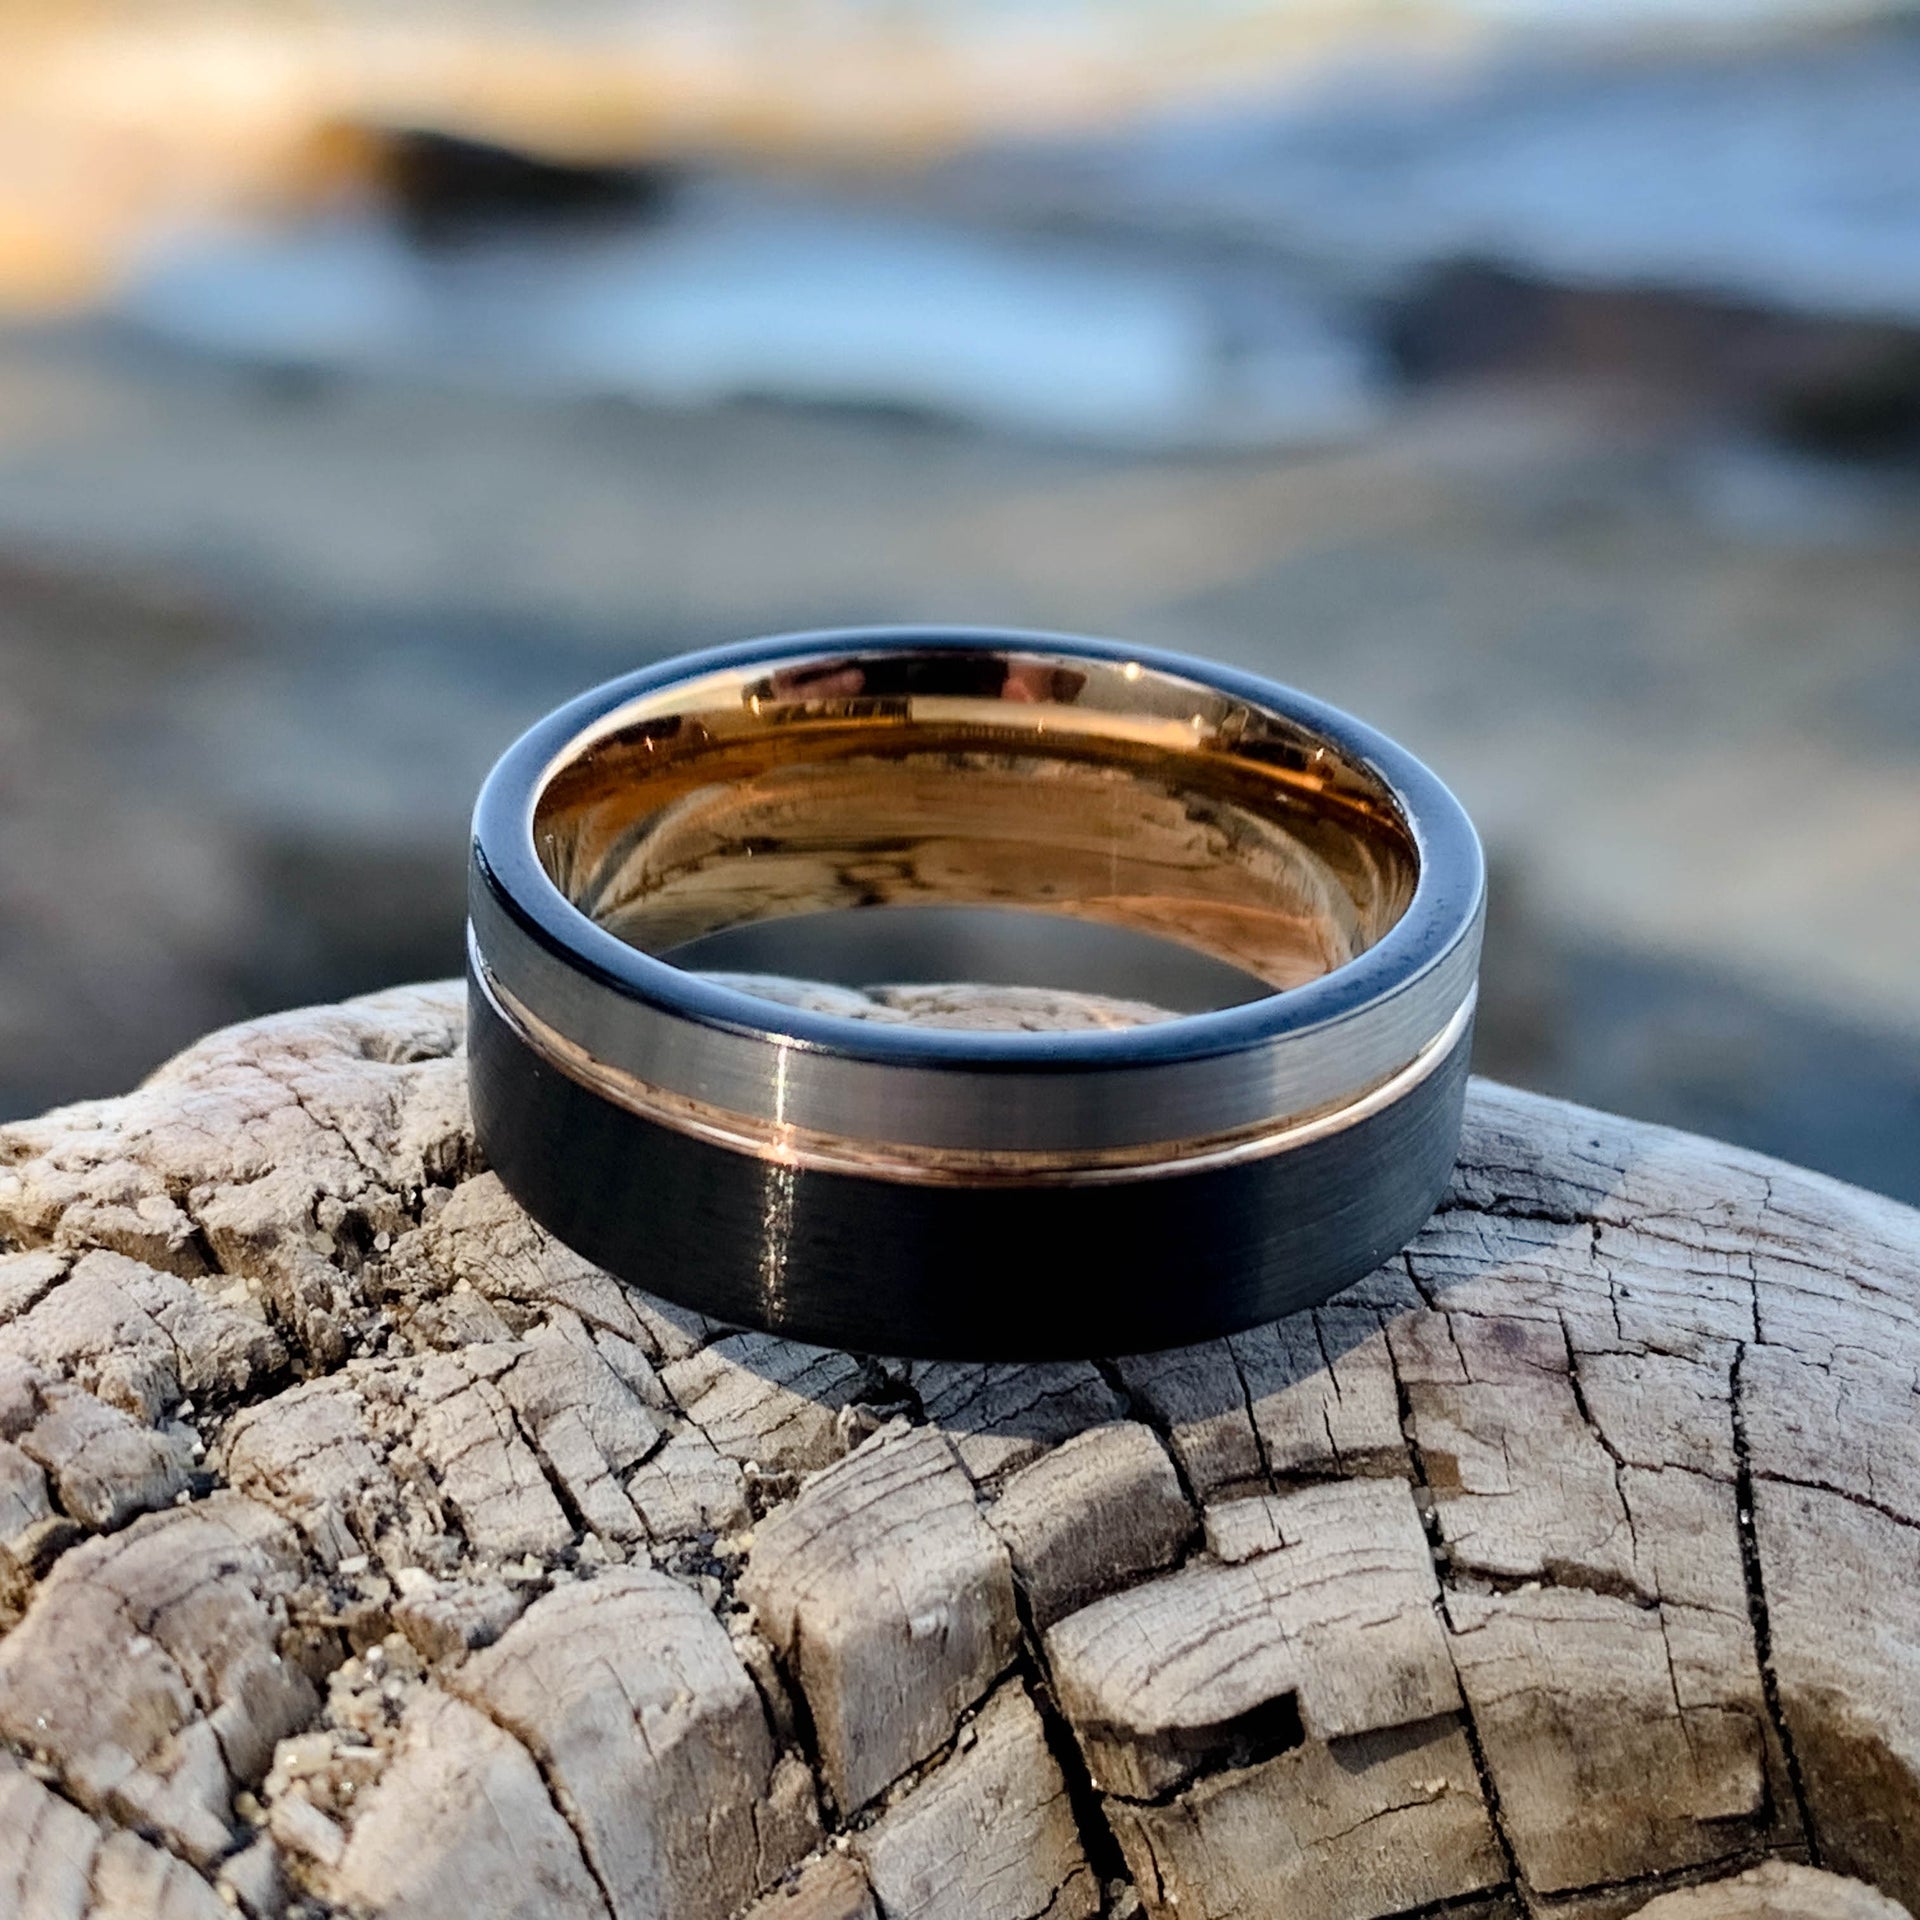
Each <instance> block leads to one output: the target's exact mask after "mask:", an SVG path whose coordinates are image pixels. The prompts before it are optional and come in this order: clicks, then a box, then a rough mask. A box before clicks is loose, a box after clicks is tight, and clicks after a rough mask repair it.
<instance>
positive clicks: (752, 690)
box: [533, 648, 1419, 990]
mask: <svg viewBox="0 0 1920 1920" xmlns="http://www.w3.org/2000/svg"><path fill="white" fill-rule="evenodd" d="M533 830H534V842H535V846H536V849H537V852H538V855H539V858H540V861H541V863H542V865H543V867H544V868H545V870H546V872H547V875H548V877H549V878H550V879H551V880H552V881H553V883H554V885H555V886H556V887H557V888H558V889H559V890H560V892H561V893H562V894H563V895H565V896H566V898H567V899H568V900H569V901H571V902H572V904H573V905H574V906H576V907H577V908H579V910H580V911H581V912H583V913H584V914H586V915H587V916H588V917H589V918H591V919H592V920H594V921H595V922H597V923H598V924H599V925H600V926H602V927H603V928H605V929H606V930H607V931H608V932H610V933H612V934H614V935H616V936H617V937H618V938H620V939H622V940H624V941H627V942H628V943H629V944H631V945H632V946H634V947H637V948H638V949H640V950H641V951H642V952H645V953H649V954H655V955H663V954H668V953H670V952H671V951H672V950H673V949H674V948H677V947H680V946H682V945H684V944H685V943H687V942H688V941H691V940H696V939H699V938H701V937H702V936H705V935H708V934H712V933H715V932H718V931H720V930H721V929H724V928H728V927H736V926H743V925H746V924H748V923H751V922H756V921H764V920H772V919H778V918H782V917H785V916H789V915H795V914H811V913H819V912H823V911H831V910H836V909H845V908H864V907H898V906H961V905H965V906H987V907H1012V908H1024V909H1040V910H1044V911H1049V912H1052V913H1057V914H1064V915H1068V916H1071V917H1074V918H1077V919H1082V920H1088V921H1094V922H1099V923H1103V924H1105V925H1108V926H1113V927H1120V928H1125V929H1129V930H1132V931H1135V932H1138V933H1143V934H1149V935H1153V936H1156V937H1158V938H1160V939H1163V940H1168V941H1172V942H1175V943H1176V944H1178V945H1180V946H1183V947H1187V948H1190V949H1193V950H1196V951H1198V952H1200V953H1204V954H1207V955H1209V956H1211V957H1212V958H1214V959H1216V960H1219V961H1223V962H1225V963H1227V964H1228V965H1230V966H1233V967H1237V968H1239V969H1242V970H1243V971H1244V972H1246V973H1249V974H1252V975H1253V976H1255V978H1257V979H1258V980H1259V981H1261V982H1263V983H1264V984H1265V985H1266V986H1267V987H1268V988H1270V989H1275V990H1278V989H1283V988H1287V987H1294V986H1298V985H1301V984H1302V983H1304V982H1306V981H1308V980H1312V979H1315V978H1317V977H1318V976H1320V975H1321V974H1324V973H1328V972H1330V971H1332V970H1333V969H1334V968H1336V967H1339V966H1342V965H1344V964H1345V963H1346V962H1347V961H1349V960H1352V959H1354V958H1355V957H1356V956H1357V955H1359V954H1361V953H1363V952H1364V951H1365V950H1366V949H1367V948H1368V947H1370V946H1372V945H1373V944H1374V943H1375V942H1376V941H1378V940H1379V939H1380V938H1381V937H1382V936H1383V935H1384V934H1385V933H1386V932H1387V931H1388V930H1389V929H1390V928H1391V927H1392V926H1393V925H1394V923H1395V922H1396V921H1397V920H1398V919H1399V918H1400V917H1401V915H1402V914H1403V913H1404V912H1405V911H1406V909H1407V905H1408V903H1409V901H1410V900H1411V899H1412V897H1413V891H1414V885H1415V882H1416V880H1417V878H1418V864H1419V863H1418V855H1417V852H1416V849H1415V844H1414V840H1413V835H1412V833H1411V831H1410V829H1409V827H1408V825H1407V822H1406V820H1405V818H1404V817H1403V815H1402V813H1401V811H1400V809H1399V807H1398V806H1397V804H1396V803H1395V800H1394V797H1393V795H1392V793H1391V791H1390V790H1389V788H1388V787H1387V785H1386V783H1385V781H1384V780H1382V779H1381V778H1380V776H1379V775H1378V774H1376V773H1374V772H1373V771H1372V770H1371V769H1370V768H1368V767H1366V766H1364V765H1361V764H1359V763H1357V762H1355V761H1354V760H1352V759H1350V758H1347V757H1346V756H1344V755H1343V754H1342V753H1341V752H1340V751H1339V750H1338V749H1337V748H1336V747H1335V746H1334V745H1333V744H1332V743H1331V742H1330V741H1328V740H1326V739H1324V738H1322V737H1321V736H1319V735H1318V734H1316V733H1314V732H1312V731H1311V730H1309V729H1308V728H1306V727H1304V726H1302V725H1301V724H1299V723H1298V722H1296V721H1293V720H1290V719H1288V718H1286V717H1285V716H1284V715H1282V714H1280V713H1277V712H1273V711H1270V710H1267V709H1264V708H1261V707H1257V706H1253V705H1249V704H1248V703H1247V702H1245V701H1243V700H1240V699H1238V698H1235V697H1233V696H1231V695H1228V694H1224V693H1222V692H1220V691H1218V690H1216V689H1214V688H1211V687H1208V686H1205V685H1203V684H1200V683H1197V682H1194V681H1190V680H1186V679H1183V678H1180V677H1178V676H1176V675H1171V674H1166V673H1163V672H1160V671H1158V670H1157V669H1155V668H1152V667H1149V666H1144V665H1141V664H1135V663H1126V662H1119V661H1112V662H1109V661H1103V660H1089V659H1084V658H1079V657H1076V656H1073V655H1069V654H1051V653H1048V652H1046V651H1045V650H1043V649H1042V650H1024V649H1021V650H1006V651H1002V650H997V649H992V648H968V649H964V650H954V649H948V648H929V649H927V650H926V651H924V652H920V651H913V650H894V649H888V650H886V651H884V652H873V653H861V652H859V651H857V650H856V651H853V652H837V653H822V654H820V655H818V656H814V657H806V658H799V659H792V660H788V661H784V662H782V663H780V664H779V665H778V666H777V667H774V668H772V669H769V668H766V667H744V668H737V669H729V670H724V671H721V672H717V673H713V674H710V675H707V676H704V677H702V678H700V679H697V680H692V681H687V682H683V683H681V684H679V685H677V686H673V687H669V688H665V689H662V690H661V691H660V692H658V693H656V694H652V695H648V696H645V697H643V698H642V699H641V700H639V701H636V702H634V703H632V704H630V705H628V706H625V707H623V708H621V709H619V710H618V711H617V712H615V713H613V714H611V715H609V716H608V717H607V718H606V719H605V720H603V721H602V722H600V723H599V724H598V725H597V726H595V727H594V728H592V729H591V730H589V731H588V732H587V733H586V734H585V735H583V736H582V737H581V738H580V739H579V740H578V741H576V742H574V743H573V744H572V745H571V746H570V747H569V748H568V749H567V750H566V752H565V753H564V754H563V755H562V756H561V757H560V759H559V760H558V761H557V762H556V763H555V765H554V766H553V767H552V768H551V769H550V770H549V772H548V774H547V776H546V779H545V782H544V785H543V787H542V789H541V791H540V793H539V795H538V797H537V799H536V801H535V805H534V818H533Z"/></svg>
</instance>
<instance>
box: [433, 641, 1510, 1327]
mask: <svg viewBox="0 0 1920 1920" xmlns="http://www.w3.org/2000/svg"><path fill="white" fill-rule="evenodd" d="M874 906H886V907H929V906H933V907H946V908H954V907H965V908H991V909H1027V910H1031V909H1042V910H1047V911H1049V912H1052V913H1054V914H1063V915H1066V916H1069V917H1070V918H1072V919H1074V920H1078V921H1082V922H1088V921H1090V922H1095V923H1099V924H1101V925H1104V926H1106V927H1109V928H1119V929H1124V930H1128V931H1129V932H1131V933H1132V934H1134V935H1153V936H1157V937H1158V938H1159V939H1160V940H1162V941H1171V942H1174V943H1176V944H1177V945H1178V946H1180V947H1182V948H1186V949H1191V950H1198V952H1200V953H1202V954H1205V955H1208V956H1211V958H1212V959H1213V960H1214V961H1216V962H1225V963H1227V965H1229V966H1230V967H1232V968H1235V969H1238V970H1239V973H1240V974H1241V975H1242V976H1251V981H1250V983H1249V991H1250V993H1251V994H1252V995H1253V996H1254V997H1251V998H1248V999H1245V1000H1243V1001H1242V1002H1241V1003H1239V1004H1235V1005H1228V1006H1216V1007H1213V1008H1212V1009H1211V1010H1208V1011H1204V1012H1199V1013H1193V1014H1186V1015H1181V1016H1178V1017H1169V1018H1167V1019H1164V1020H1159V1021H1155V1022H1152V1023H1150V1024H1144V1025H1131V1026H1124V1027H1118V1028H1112V1029H1100V1030H1085V1031H1082V1030H1075V1031H1061V1032H1021V1031H1011V1032H1010V1031H1001V1030H986V1029H983V1028H954V1027H930V1026H920V1025H912V1024H904V1023H894V1024H885V1023H875V1022H873V1021H870V1020H861V1019H853V1018H848V1017H845V1016H844V1015H843V1014H840V1013H835V1012H824V1011H818V1010H815V1009H814V1007H812V1006H808V1005H788V1004H785V1003H783V1002H781V1001H777V1000H774V999H771V998H763V997H761V996H760V995H758V994H755V993H749V992H745V991H742V990H741V989H740V988H739V987H738V986H736V985H732V984H729V983H728V982H727V981H726V980H724V979H721V978H716V977H712V976H708V975H705V974H702V973H699V972H695V971H692V970H690V967H682V966H677V965H675V964H673V963H672V961H671V960H670V959H667V958H663V957H662V956H663V955H670V954H673V953H674V952H676V951H677V950H681V949H684V948H686V947H687V943H689V942H693V941H697V940H701V939H703V938H705V937H707V936H711V935H714V934H716V933H717V932H719V931H720V930H722V929H728V928H738V927H742V926H745V925H747V924H749V923H753V922H759V921H767V920H773V919H776V918H786V917H789V916H796V915H802V914H806V915H817V914H820V913H823V912H827V911H831V910H835V909H842V908H853V907H874ZM469 909H470V915H471V919H470V924H469V933H468V962H469V976H470V979H469V988H470V990H469V1077H470V1083H471V1088H472V1095H473V1107H474V1121H475V1126H476V1128H477V1130H478V1134H479V1138H480V1142H481V1145H482V1147H483V1149H484V1151H485V1153H486V1155H487V1158H488V1161H489V1162H490V1164H491V1165H492V1166H493V1168H494V1169H495V1170H496V1171H497V1172H498V1174H499V1175H500V1177H501V1178H502V1180H504V1181H505V1183H506V1185H507V1186H508V1188H509V1189H510V1190H511V1191H512V1192H513V1193H514V1194H515V1195H516V1197H517V1198H518V1199H519V1200H520V1202H521V1204H522V1205H524V1206H525V1207H526V1209H527V1211H528V1212H529V1213H531V1214H532V1215H533V1216H534V1218H535V1219H537V1220H539V1221H540V1222H542V1223H543V1224H544V1225H545V1226H546V1227H548V1228H549V1229H550V1230H551V1231H552V1232H553V1233H554V1234H555V1235H557V1236H558V1238H559V1239H561V1240H562V1241H564V1242H565V1243H566V1244H567V1245H568V1246H570V1247H572V1248H573V1249H574V1250H575V1251H577V1252H578V1253H580V1254H582V1255H584V1256H586V1257H587V1258H588V1259H590V1260H592V1261H594V1262H595V1263H597V1264H598V1265H600V1266H602V1267H604V1268H606V1269H607V1270H608V1271H609V1272H611V1273H613V1274H615V1275H616V1276H618V1277H619V1278H621V1279H623V1280H625V1281H627V1282H629V1283H631V1284H633V1285H634V1286H637V1287H641V1288H644V1289H646V1290H647V1291H649V1292H651V1293H654V1294H657V1295H660V1296H663V1297H664V1298H666V1299H668V1300H671V1301H674V1302H677V1303H678V1304H680V1305H682V1306H684V1307H688V1308H692V1309H696V1310H698V1311H699V1312H702V1313H704V1314H707V1315H709V1316H711V1317H712V1318H714V1319H716V1320H720V1321H725V1322H729V1323H732V1324H735V1325H741V1326H750V1327H761V1328H767V1329H770V1330H772V1331H775V1332H778V1333H782V1334H789V1335H793V1336H795V1337H798V1338H801V1339H805V1340H811V1341H817V1342H821V1343H823V1344H828V1345H833V1346H838V1347H850V1348H853V1349H855V1350H857V1351H861V1352H867V1353H877V1354H887V1355H900V1356H915V1357H938V1356H953V1357H966V1358H974V1359H989V1358H1005V1359H1015V1358H1029V1359H1031V1358H1045V1357H1066V1356H1078V1355H1091V1354H1100V1353H1122V1352H1130V1351H1140V1350H1146V1349H1149V1348H1156V1347H1166V1346H1173V1345H1181V1344H1185V1343H1187V1342H1190V1341H1195V1340H1202V1339H1207V1338H1210V1337H1212V1336H1215V1335H1218V1334H1222V1333H1226V1332H1231V1331H1233V1330H1235V1329H1238V1328H1242V1327H1246V1326H1249V1325H1252V1324H1255V1323H1257V1322H1259V1321H1263V1320H1268V1319H1272V1318H1274V1317H1275V1316H1277V1315H1279V1314H1282V1313H1286V1312H1290V1311H1292V1310H1293V1309H1295V1308H1298V1307H1303V1306H1308V1305H1313V1304H1316V1303H1318V1302H1320V1301H1323V1300H1325V1299H1327V1298H1328V1297H1330V1296H1331V1295H1332V1294H1334V1293H1336V1292H1337V1291H1339V1290H1340V1289H1341V1288H1342V1287H1344V1286H1347V1285H1348V1284H1350V1283H1351V1282H1352V1281H1354V1280H1357V1279H1359V1278H1360V1277H1361V1276H1363V1275H1364V1274H1366V1273H1367V1272H1369V1271H1371V1270H1372V1268H1374V1267H1375V1266H1377V1265H1378V1264H1379V1263H1380V1261H1381V1260H1383V1259H1385V1258H1386V1257H1387V1256H1388V1255H1390V1254H1392V1253H1394V1252H1396V1251H1397V1250H1398V1249H1399V1248H1400V1247H1402V1246H1403V1245H1404V1244H1405V1243H1406V1242H1407V1240H1408V1239H1410V1238H1411V1237H1412V1235H1413V1234H1414V1232H1415V1231H1416V1230H1417V1229H1418V1228H1419V1226H1420V1224H1421V1222H1422V1221H1424V1220H1425V1218H1426V1217H1427V1215H1428V1214H1429V1213H1430V1212H1431V1211H1432V1209H1433V1207H1434V1206H1435V1205H1436V1204H1437V1202H1438V1200H1439V1198H1440V1196H1441V1194H1442V1192H1443V1191H1444V1190H1445V1187H1446V1183H1447V1179H1448V1176H1449V1173H1450V1172H1451V1169H1452V1166H1453V1160H1454V1155H1455V1151H1456V1148H1457V1145H1458V1139H1459V1130H1460V1113H1461V1105H1462V1101H1463V1099H1464V1096H1465V1089H1466V1075H1467V1055H1468V1048H1469V1043H1470V1040H1471V1037H1472V1024H1473V1008H1474V998H1475V990H1476V985H1475V983H1476V976H1477V972H1478V966H1479V949H1480V928H1481V921H1482V917H1483V911H1484V882H1483V873H1482V862H1481V856H1480V847H1479V842H1478V840H1477V839H1476V838H1475V835H1474V831H1473V828H1472V825H1471V824H1470V823H1469V821H1468V820H1467V817H1466V815H1465V813H1464V812H1463V811H1462V810H1461V808H1460V806H1459V804H1458V802H1456V801H1455V800H1454V798H1453V797H1452V795H1451V794H1449V793H1448V792H1447V790H1446V788H1445V787H1444V786H1442V785H1441V783H1440V782H1439V781H1438V780H1437V779H1435V778H1434V776H1433V775H1432V774H1431V773H1429V772H1428V771H1427V770H1426V768H1425V767H1423V766H1422V765H1421V764H1420V763H1419V762H1418V761H1417V760H1415V759H1414V758H1413V757H1412V756H1411V755H1409V754H1407V753H1405V752H1404V751H1402V750H1401V749H1400V748H1398V747H1396V746H1395V745H1394V744H1393V743H1392V742H1391V741H1388V740H1386V739H1384V738H1382V737H1381V736H1380V735H1379V734H1376V733H1374V732H1373V731H1371V730H1370V729H1369V728H1367V727H1364V726H1362V725H1360V724H1359V723H1358V722H1357V721H1354V720H1352V719H1349V718H1348V717H1347V716H1346V715H1344V714H1342V713H1339V712H1337V711H1335V710H1334V709H1332V708H1329V707H1325V706H1322V705H1320V704H1319V703H1318V702H1316V701H1312V700H1309V699H1307V698H1305V697H1304V696H1302V695H1300V694H1297V693H1294V692H1291V691H1289V690H1288V689H1286V688H1283V687H1279V686H1275V685H1273V684H1271V683H1269V682H1267V681H1264V680H1260V679H1257V678H1254V677H1252V676H1250V675H1247V674H1243V673H1239V672H1235V671H1232V670H1230V669H1227V668H1224V667H1216V666H1213V665H1210V664H1207V663H1204V662H1201V661H1196V660H1188V659H1183V658H1180V657H1178V656H1175V655H1168V654H1157V653H1152V652H1148V651H1146V650H1143V649H1137V648H1129V647H1123V646H1117V645H1113V644H1110V643H1106V642H1101V641H1092V640H1083V639H1078V638H1070V637H1065V636H1059V635H1052V634H1026V633H1004V632H994V631H966V630H946V629H941V630H924V631H923V630H918V629H901V630H881V631H851V632H838V633H811V634H791V635H784V636H781V637H778V638H775V639H770V640H761V641H754V642H750V643H747V644H745V645H742V646H735V647H728V648H722V649H719V650H716V651H714V652H709V653H704V654H697V655H692V656H689V657H686V658H683V659H679V660H673V661H668V662H666V663H664V664H662V665H660V666H657V667H650V668H647V669H646V670H644V671H642V672H639V673H635V674H631V675H629V676H627V677H626V678H624V679H620V680H616V681H613V682H610V683H609V684H607V685H606V686H603V687H598V688H596V689H594V690H593V691H592V692H590V693H587V694H584V695H582V696H581V697H580V698H579V699H578V700H575V701H573V702H572V703H571V704H570V705H568V706H566V707H563V708H561V709H560V710H559V711H558V712H556V713H554V714H552V715H550V716H549V717H548V718H547V719H545V720H543V721H541V722H540V723H539V724H538V725H537V726H535V727H534V728H532V729H531V731H529V732H528V733H527V734H526V735H524V736H523V737H522V738H521V739H520V740H519V741H518V742H516V743H515V744H514V745H513V746H512V747H511V748H509V749H508V751H507V753H506V754H505V756H504V757H503V758H502V759H501V761H500V763H499V764H498V766H496V767H495V768H494V770H493V773H492V774H491V776H490V777H489V778H488V780H487V783H486V785H485V787H484V788H483V789H482V792H481V795H480V800H479V804H478V807H477V809H476V811H475V816H474V831H473V849H472V870H471V876H470V894H469ZM821 1004H831V1001H830V998H828V997H823V999H822V1002H821Z"/></svg>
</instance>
